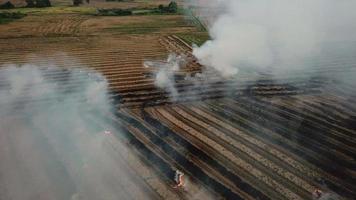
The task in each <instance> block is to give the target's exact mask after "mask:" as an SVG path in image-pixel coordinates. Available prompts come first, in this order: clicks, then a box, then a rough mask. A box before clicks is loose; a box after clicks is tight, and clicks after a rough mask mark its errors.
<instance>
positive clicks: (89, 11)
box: [11, 6, 97, 15]
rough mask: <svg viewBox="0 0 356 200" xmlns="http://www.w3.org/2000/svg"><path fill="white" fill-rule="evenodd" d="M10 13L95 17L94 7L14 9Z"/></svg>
mask: <svg viewBox="0 0 356 200" xmlns="http://www.w3.org/2000/svg"><path fill="white" fill-rule="evenodd" d="M11 11H12V12H21V13H24V14H31V15H46V14H74V13H75V14H83V15H95V13H96V12H97V10H96V8H94V7H84V6H52V7H46V8H28V7H22V8H14V9H12V10H11Z"/></svg>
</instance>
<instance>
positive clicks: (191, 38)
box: [177, 32, 210, 46]
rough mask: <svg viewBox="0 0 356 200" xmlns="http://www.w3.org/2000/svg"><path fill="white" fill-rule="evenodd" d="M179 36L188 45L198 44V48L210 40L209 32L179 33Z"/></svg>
mask: <svg viewBox="0 0 356 200" xmlns="http://www.w3.org/2000/svg"><path fill="white" fill-rule="evenodd" d="M177 36H178V37H180V38H182V39H183V40H184V41H185V42H186V43H188V44H196V45H198V46H201V45H202V44H204V43H205V42H206V41H207V40H209V39H210V37H209V34H208V33H207V32H195V33H178V34H177Z"/></svg>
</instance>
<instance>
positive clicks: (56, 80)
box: [0, 62, 148, 200]
mask: <svg viewBox="0 0 356 200" xmlns="http://www.w3.org/2000/svg"><path fill="white" fill-rule="evenodd" d="M42 63H46V62H42ZM70 65H71V66H76V64H75V63H71V64H70ZM111 111H112V106H111V102H110V100H109V97H108V83H107V81H106V79H105V78H104V77H103V76H102V75H100V74H98V73H96V72H93V71H90V70H86V69H83V68H82V67H81V66H80V65H79V64H78V65H77V69H66V68H63V67H62V66H60V67H59V66H57V64H56V63H46V64H41V65H40V66H39V65H34V64H25V65H22V66H16V65H6V66H2V68H0V160H1V162H0V188H1V189H0V199H15V200H17V199H19V200H20V199H53V200H56V199H58V200H62V199H68V200H79V199H95V200H96V199H113V200H114V199H132V196H131V194H130V191H127V188H128V187H130V188H132V189H133V191H136V193H135V194H132V195H135V196H145V193H144V191H143V190H140V188H138V189H136V187H138V186H137V185H139V184H135V181H134V180H135V179H132V175H130V173H131V171H130V170H128V165H127V163H126V162H127V161H126V160H125V157H127V156H128V152H129V150H128V149H127V148H126V146H125V145H124V144H122V143H121V142H120V141H119V140H117V139H116V137H114V135H116V134H120V130H118V129H116V128H113V127H112V126H111V125H110V123H108V122H107V120H106V118H105V116H107V115H108V114H109V113H110V112H111ZM147 198H148V197H147Z"/></svg>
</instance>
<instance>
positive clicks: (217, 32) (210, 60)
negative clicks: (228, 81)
mask: <svg viewBox="0 0 356 200" xmlns="http://www.w3.org/2000/svg"><path fill="white" fill-rule="evenodd" d="M187 2H188V3H189V5H195V6H196V7H195V8H196V14H197V15H199V16H200V18H201V19H202V20H203V21H205V23H206V24H208V26H209V27H208V28H209V33H210V36H211V40H210V41H207V42H206V43H205V44H204V45H202V46H201V47H196V48H194V51H193V54H194V55H195V56H196V57H197V58H198V60H199V61H200V63H202V64H203V65H206V66H209V67H212V68H215V69H216V70H218V71H219V72H220V73H221V74H222V75H224V76H225V77H230V76H234V75H236V74H237V73H238V71H239V69H240V67H246V66H247V67H248V66H251V67H258V68H267V67H270V66H273V67H275V68H277V69H278V70H289V69H290V68H291V66H290V65H288V63H291V62H301V61H302V60H303V59H304V58H306V57H310V56H313V55H316V54H318V52H319V51H320V50H321V49H322V48H323V44H324V43H325V42H330V41H336V40H338V41H340V40H342V41H347V40H355V39H356V38H355V33H356V25H355V23H354V19H356V13H355V12H354V8H355V7H356V1H353V0H343V1H333V0H313V1H309V0H299V1H295V0H287V1H286V0H269V1H264V0H263V1H261V0H219V1H215V0H204V1H202V0H200V1H199V0H197V1H187ZM295 66H300V65H295Z"/></svg>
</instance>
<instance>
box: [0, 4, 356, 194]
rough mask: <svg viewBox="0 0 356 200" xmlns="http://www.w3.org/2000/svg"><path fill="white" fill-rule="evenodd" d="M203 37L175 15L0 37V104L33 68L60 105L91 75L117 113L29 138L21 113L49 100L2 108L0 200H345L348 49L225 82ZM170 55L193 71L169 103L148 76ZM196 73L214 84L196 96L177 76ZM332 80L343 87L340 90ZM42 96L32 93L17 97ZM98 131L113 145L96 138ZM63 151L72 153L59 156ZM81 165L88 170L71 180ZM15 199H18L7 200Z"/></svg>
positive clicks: (355, 150)
mask: <svg viewBox="0 0 356 200" xmlns="http://www.w3.org/2000/svg"><path fill="white" fill-rule="evenodd" d="M147 2H149V3H147ZM162 2H166V1H154V2H153V1H152V2H151V1H134V2H131V3H130V2H125V3H123V4H119V3H118V2H110V3H107V2H99V1H98V2H94V3H93V4H91V5H86V7H87V6H88V7H90V6H94V7H110V8H112V7H119V8H121V7H120V6H122V8H126V7H135V8H136V7H139V8H145V7H150V6H156V5H158V4H160V3H162ZM97 5H98V6H97ZM86 11H87V10H86ZM86 11H85V12H86ZM44 16H45V17H44ZM204 34H206V33H202V31H201V30H200V29H199V28H198V27H196V26H194V24H192V23H191V22H190V21H186V20H185V18H184V16H182V15H157V16H151V15H147V16H146V15H144V16H125V17H99V16H93V15H87V14H83V13H80V12H78V13H73V12H70V13H68V12H67V11H66V12H64V13H52V14H48V13H46V14H43V13H42V14H41V13H33V14H29V15H28V16H27V17H25V18H23V19H20V20H17V21H14V22H11V23H9V24H7V25H0V49H1V50H0V66H1V68H0V95H2V94H5V93H1V92H3V91H8V90H10V89H11V85H9V83H8V82H7V81H6V77H4V74H5V72H6V69H7V68H8V66H9V65H17V66H20V65H26V64H29V65H34V66H37V67H38V69H39V71H40V72H41V75H42V76H43V79H45V80H49V81H51V82H53V83H56V84H57V85H58V90H59V91H61V92H64V93H66V92H67V93H68V92H69V93H71V91H75V90H76V89H78V88H80V86H81V85H82V84H83V83H85V82H86V81H87V79H88V77H90V76H92V72H93V73H94V72H98V73H100V74H101V75H103V77H104V79H105V80H106V81H107V89H108V94H107V96H108V98H109V101H110V102H111V103H110V104H112V105H113V106H114V111H112V112H101V111H100V110H98V109H96V108H88V111H87V110H86V111H85V115H84V116H82V121H83V123H86V124H89V125H88V126H89V127H88V129H89V128H90V130H94V131H93V133H91V132H86V131H83V130H78V131H77V130H73V133H63V135H61V134H57V135H56V134H54V135H53V134H51V131H52V130H51V128H50V127H47V128H45V129H40V130H38V132H36V133H35V134H32V133H31V134H26V133H27V132H26V131H27V128H28V127H32V128H31V130H32V129H33V130H35V124H33V123H32V122H26V120H25V119H26V117H25V116H23V114H22V110H23V108H24V107H30V108H31V110H36V109H37V108H41V106H42V105H43V102H52V103H53V102H57V101H58V100H57V99H56V97H53V96H39V97H37V96H36V95H34V96H33V97H31V98H26V97H19V98H17V99H16V100H15V101H14V102H12V103H11V104H10V105H11V107H8V106H7V105H9V104H8V103H9V102H8V99H7V98H5V96H0V117H1V123H0V125H3V127H1V128H0V143H1V144H0V159H1V162H0V199H10V198H14V199H26V198H29V199H73V200H74V199H81V198H84V199H118V198H119V199H273V200H274V199H312V192H313V191H314V190H315V189H316V188H320V189H321V190H323V191H324V192H330V193H336V194H337V195H339V196H340V197H341V198H345V199H354V198H355V196H356V192H355V191H356V171H355V166H356V160H355V155H356V139H355V135H356V127H355V124H356V121H355V120H356V106H355V103H354V98H355V94H356V89H355V82H354V81H353V80H352V77H353V75H356V57H355V53H356V43H347V44H345V43H343V42H340V43H335V44H334V43H333V44H330V45H332V46H334V50H333V51H330V52H329V51H326V52H323V53H322V54H321V56H320V57H311V58H308V60H307V61H306V62H305V63H303V64H305V65H310V66H312V67H310V68H308V71H305V70H299V71H298V70H295V71H293V72H290V73H286V74H281V75H280V76H278V77H273V76H272V75H271V74H270V72H269V71H263V72H250V71H248V70H246V71H244V70H242V72H241V73H239V75H238V76H237V77H236V78H230V79H222V78H221V76H220V75H219V74H218V73H217V72H216V71H213V70H210V69H207V68H205V67H204V66H201V65H200V64H199V63H198V62H197V61H196V60H195V58H194V56H193V55H192V47H191V44H190V42H192V41H194V40H196V41H198V40H199V39H201V38H204V37H205V36H206V35H204ZM195 36H199V37H201V38H196V37H195ZM344 49H347V50H348V52H345V51H344ZM171 53H174V54H178V55H182V54H184V55H185V56H186V59H187V60H188V63H187V65H185V66H184V67H182V68H181V69H180V70H179V71H176V72H175V73H174V80H175V81H174V86H175V88H176V89H177V92H178V96H177V98H176V99H175V100H172V99H171V95H170V93H169V92H168V91H165V90H163V89H159V88H157V87H156V86H155V77H154V74H155V72H156V71H157V69H156V68H154V67H145V66H144V65H143V62H145V61H162V62H164V61H165V60H166V58H167V56H168V55H169V54H171ZM290 65H293V63H290ZM50 66H55V68H51V67H50ZM73 70H77V71H78V73H73ZM201 72H204V73H208V74H209V79H207V80H205V79H202V80H201V82H199V83H200V84H196V82H194V81H192V80H189V79H186V78H185V77H186V76H187V75H189V76H194V75H196V74H198V73H201ZM339 76H345V77H346V78H345V80H346V81H345V82H342V83H340V82H338V79H337V78H336V77H339ZM201 83H203V84H201ZM43 87H44V85H43V83H38V84H37V83H36V82H35V83H33V84H29V85H25V86H24V87H23V88H22V89H23V91H32V90H31V88H39V89H38V90H40V89H41V88H43ZM73 98H74V99H75V100H76V101H78V102H79V104H83V105H86V103H87V101H88V100H87V99H86V98H85V97H83V96H81V95H80V94H77V95H75V94H74V95H73ZM58 102H59V103H58V104H61V102H60V101H58ZM5 106H6V108H5ZM70 108H71V107H70ZM9 109H10V111H11V112H8V111H9ZM54 115H55V113H54ZM53 119H57V118H55V117H54V116H53ZM49 121H51V118H50V119H49ZM60 122H62V123H63V122H66V120H63V121H60ZM19 124H20V125H19ZM64 124H65V123H63V127H64V126H65V125H64ZM69 124H70V123H69ZM5 125H6V126H5ZM63 130H66V129H63ZM104 130H111V132H112V133H111V134H109V135H105V136H103V134H99V135H97V133H102V132H103V131H104ZM62 137H64V138H65V139H63V138H62ZM64 144H68V146H67V147H68V149H64V150H63V149H60V148H59V147H62V145H64ZM58 149H60V150H58ZM72 151H73V152H74V153H73V152H72ZM78 152H80V153H78ZM60 155H65V156H63V157H61V156H60ZM82 157H85V158H86V159H87V164H85V162H84V161H83V163H84V164H83V165H80V167H79V168H78V166H79V165H78V163H77V159H78V160H81V159H82ZM29 158H30V159H29ZM104 158H105V159H104ZM53 163H55V164H53ZM106 163H107V164H106ZM101 164H102V165H101ZM10 169H11V170H10ZM176 169H179V170H181V171H183V172H184V173H185V174H186V176H185V177H186V178H187V183H186V184H187V185H186V186H185V187H184V188H181V189H175V188H173V187H172V186H173V185H174V184H175V182H174V179H173V177H174V174H175V170H176ZM8 171H10V172H9V173H7V172H8ZM63 174H64V175H63ZM78 174H79V175H78ZM61 176H63V177H62V178H61V179H60V180H59V181H58V177H61ZM23 177H26V178H28V180H26V181H24V180H23ZM73 177H74V178H73ZM78 177H79V178H78ZM78 180H79V181H78ZM85 181H87V182H88V184H87V185H84V186H83V187H82V185H81V183H82V182H85ZM78 185H79V186H80V187H78ZM14 187H17V189H21V188H22V189H23V190H24V192H23V193H19V194H15V192H14V191H15V190H12V188H14Z"/></svg>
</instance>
